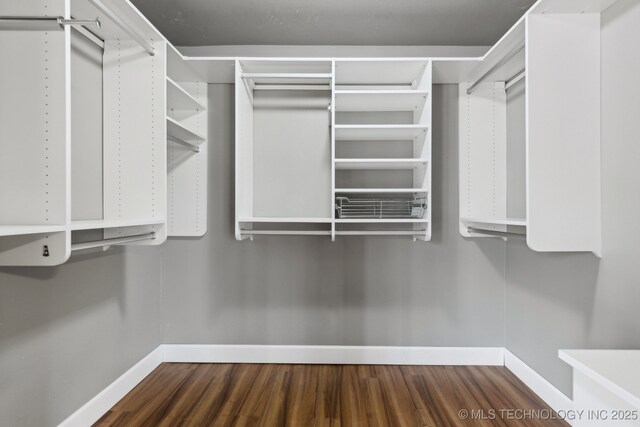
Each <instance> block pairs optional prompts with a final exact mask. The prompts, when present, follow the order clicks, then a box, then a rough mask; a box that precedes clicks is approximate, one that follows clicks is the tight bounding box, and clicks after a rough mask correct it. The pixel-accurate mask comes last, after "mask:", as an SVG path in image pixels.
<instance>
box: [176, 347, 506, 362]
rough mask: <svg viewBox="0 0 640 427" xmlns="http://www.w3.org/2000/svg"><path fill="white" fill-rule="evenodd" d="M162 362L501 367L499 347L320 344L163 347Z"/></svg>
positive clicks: (501, 350) (501, 353)
mask: <svg viewBox="0 0 640 427" xmlns="http://www.w3.org/2000/svg"><path fill="white" fill-rule="evenodd" d="M163 351H164V361H165V362H190V363H297V364H342V365H491V366H502V365H503V364H504V359H503V348H502V347H385V346H380V347H370V346H323V345H192V344H165V345H163Z"/></svg>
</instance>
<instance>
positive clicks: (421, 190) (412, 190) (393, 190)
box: [335, 188, 427, 194]
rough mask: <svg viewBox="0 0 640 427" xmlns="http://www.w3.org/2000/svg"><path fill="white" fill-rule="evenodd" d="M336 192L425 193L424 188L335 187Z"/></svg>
mask: <svg viewBox="0 0 640 427" xmlns="http://www.w3.org/2000/svg"><path fill="white" fill-rule="evenodd" d="M335 191H336V193H352V194H354V193H426V192H427V189H426V188H336V190H335Z"/></svg>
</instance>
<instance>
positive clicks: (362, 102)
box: [336, 90, 430, 112]
mask: <svg viewBox="0 0 640 427" xmlns="http://www.w3.org/2000/svg"><path fill="white" fill-rule="evenodd" d="M428 96H430V95H429V92H428V91H416V90H336V111H338V112H341V111H412V112H414V111H422V110H423V109H424V105H425V102H426V100H427V97H428Z"/></svg>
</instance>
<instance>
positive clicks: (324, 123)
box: [236, 58, 431, 240]
mask: <svg viewBox="0 0 640 427" xmlns="http://www.w3.org/2000/svg"><path fill="white" fill-rule="evenodd" d="M278 108H280V109H281V111H280V112H278V111H276V110H277V109H278ZM305 114H306V115H309V116H313V117H315V119H314V120H315V121H314V123H312V124H308V126H309V127H305V128H302V129H298V128H297V126H296V125H295V123H297V122H298V120H301V121H304V120H306V118H305ZM236 121H237V122H236V162H237V163H236V238H238V239H239V240H241V239H245V238H251V237H253V236H254V235H262V234H270V235H271V234H283V235H292V234H301V235H305V234H306V235H322V236H324V235H326V236H330V237H331V238H332V239H335V238H336V236H341V235H344V236H351V235H388V236H391V235H401V236H411V237H413V238H414V239H421V240H429V238H430V236H431V221H430V219H431V134H430V132H431V62H430V61H429V60H428V59H364V60H362V59H339V60H338V59H336V60H334V59H319V60H314V59H295V58H286V59H256V58H251V59H248V60H239V61H237V62H236ZM277 123H282V126H281V127H278V125H277ZM265 135H267V136H265ZM292 135H293V136H292ZM301 144H307V145H308V146H309V147H308V148H309V150H308V151H306V149H304V147H302V148H301ZM265 146H268V149H265V148H264V147H265ZM318 147H320V149H318ZM376 147H377V148H376ZM380 148H381V149H382V150H380ZM301 150H302V151H301ZM313 150H315V152H314V151H313ZM380 152H384V153H385V154H384V156H379V155H376V153H380ZM274 153H275V154H274ZM387 175H388V176H390V177H391V179H388V178H387V177H386V176H387ZM265 183H267V184H266V185H265ZM393 225H395V227H393ZM376 226H378V227H376ZM390 226H391V227H390Z"/></svg>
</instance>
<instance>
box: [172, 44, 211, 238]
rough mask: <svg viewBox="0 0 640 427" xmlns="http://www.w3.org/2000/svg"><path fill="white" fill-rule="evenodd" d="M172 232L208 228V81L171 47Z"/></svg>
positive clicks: (199, 233) (180, 233) (187, 233)
mask: <svg viewBox="0 0 640 427" xmlns="http://www.w3.org/2000/svg"><path fill="white" fill-rule="evenodd" d="M167 142H168V144H169V145H168V157H167V173H168V177H167V179H168V207H167V214H168V218H167V224H168V228H169V229H168V235H169V236H191V237H198V236H204V235H205V233H206V232H207V83H206V82H205V81H203V79H202V77H200V75H199V74H198V73H197V72H196V71H195V70H194V69H193V68H192V67H190V66H189V64H187V61H185V59H184V58H183V57H182V55H181V54H180V53H179V52H178V51H177V50H175V48H174V47H173V46H171V45H168V47H167Z"/></svg>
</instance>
